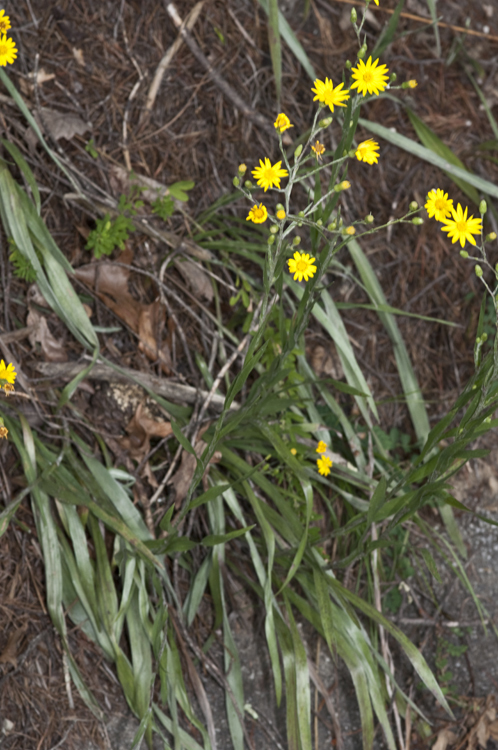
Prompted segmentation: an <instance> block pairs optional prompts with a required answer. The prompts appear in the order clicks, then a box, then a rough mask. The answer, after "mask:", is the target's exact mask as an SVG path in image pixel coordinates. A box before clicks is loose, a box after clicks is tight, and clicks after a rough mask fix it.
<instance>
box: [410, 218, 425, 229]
mask: <svg viewBox="0 0 498 750" xmlns="http://www.w3.org/2000/svg"><path fill="white" fill-rule="evenodd" d="M423 223H424V220H423V219H421V218H420V216H415V218H414V219H412V224H415V226H416V227H419V226H420V225H421V224H423Z"/></svg>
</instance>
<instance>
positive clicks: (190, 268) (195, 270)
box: [174, 258, 214, 302]
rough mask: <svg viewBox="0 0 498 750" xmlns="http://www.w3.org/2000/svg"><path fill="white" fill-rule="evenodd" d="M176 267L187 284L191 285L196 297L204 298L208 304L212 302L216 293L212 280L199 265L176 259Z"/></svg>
mask: <svg viewBox="0 0 498 750" xmlns="http://www.w3.org/2000/svg"><path fill="white" fill-rule="evenodd" d="M174 266H175V268H176V269H177V271H179V272H180V274H181V275H182V276H183V279H184V281H185V283H187V284H188V285H189V287H190V288H191V290H192V291H193V292H194V294H195V296H196V297H203V298H204V299H205V300H207V301H208V302H211V301H212V299H213V296H214V292H213V285H212V284H211V279H210V278H209V276H208V275H207V273H205V272H204V270H203V269H202V267H201V266H200V265H199V264H198V263H193V262H192V261H191V260H186V259H185V260H184V259H181V258H175V260H174Z"/></svg>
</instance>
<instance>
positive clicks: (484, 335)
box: [481, 333, 488, 344]
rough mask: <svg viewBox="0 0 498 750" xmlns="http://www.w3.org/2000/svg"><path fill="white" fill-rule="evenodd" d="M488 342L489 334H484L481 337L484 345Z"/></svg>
mask: <svg viewBox="0 0 498 750" xmlns="http://www.w3.org/2000/svg"><path fill="white" fill-rule="evenodd" d="M487 340H488V334H487V333H483V334H482V336H481V341H482V343H483V344H485V343H486V341H487Z"/></svg>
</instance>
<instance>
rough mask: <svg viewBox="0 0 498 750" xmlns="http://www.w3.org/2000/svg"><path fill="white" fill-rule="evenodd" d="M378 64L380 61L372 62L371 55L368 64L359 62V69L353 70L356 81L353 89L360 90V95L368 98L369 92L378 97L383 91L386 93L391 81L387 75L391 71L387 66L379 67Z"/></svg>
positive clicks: (352, 85) (352, 86)
mask: <svg viewBox="0 0 498 750" xmlns="http://www.w3.org/2000/svg"><path fill="white" fill-rule="evenodd" d="M378 62H379V61H378V60H376V61H375V62H372V56H371V55H370V57H369V58H368V60H367V62H366V63H364V62H363V60H358V67H357V68H352V69H351V72H352V74H353V78H354V79H355V82H354V83H352V84H351V88H352V89H358V91H359V93H360V94H363V96H366V94H367V92H368V93H369V94H375V95H376V96H377V95H378V94H380V92H381V91H384V89H385V88H386V86H387V82H388V80H389V76H388V75H387V73H388V72H389V71H388V69H387V68H386V66H385V65H379V67H377V64H378Z"/></svg>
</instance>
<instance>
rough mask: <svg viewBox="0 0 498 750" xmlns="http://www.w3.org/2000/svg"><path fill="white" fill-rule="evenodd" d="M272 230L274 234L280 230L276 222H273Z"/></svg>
mask: <svg viewBox="0 0 498 750" xmlns="http://www.w3.org/2000/svg"><path fill="white" fill-rule="evenodd" d="M270 232H271V233H272V234H277V232H278V227H277V225H276V224H273V226H271V227H270Z"/></svg>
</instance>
